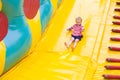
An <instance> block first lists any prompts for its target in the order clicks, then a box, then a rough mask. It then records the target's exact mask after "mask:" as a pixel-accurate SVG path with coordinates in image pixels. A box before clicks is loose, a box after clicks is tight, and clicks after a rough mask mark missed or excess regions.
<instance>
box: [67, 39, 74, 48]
mask: <svg viewBox="0 0 120 80" xmlns="http://www.w3.org/2000/svg"><path fill="white" fill-rule="evenodd" d="M73 41H74V38H73V37H72V38H71V39H70V41H69V42H68V44H67V43H65V45H66V47H67V48H68V47H69V46H70V45H71V44H72V42H73Z"/></svg>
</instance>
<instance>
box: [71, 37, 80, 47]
mask: <svg viewBox="0 0 120 80" xmlns="http://www.w3.org/2000/svg"><path fill="white" fill-rule="evenodd" d="M78 42H79V39H75V42H74V45H73V47H72V48H73V49H74V48H75V47H76V45H77V43H78Z"/></svg>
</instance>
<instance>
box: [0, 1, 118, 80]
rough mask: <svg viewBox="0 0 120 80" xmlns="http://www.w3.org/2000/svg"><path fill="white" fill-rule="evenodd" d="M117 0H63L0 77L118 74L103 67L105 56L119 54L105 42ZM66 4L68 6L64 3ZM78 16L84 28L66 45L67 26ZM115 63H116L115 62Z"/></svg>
mask: <svg viewBox="0 0 120 80" xmlns="http://www.w3.org/2000/svg"><path fill="white" fill-rule="evenodd" d="M116 1H119V0H63V2H62V3H61V6H60V7H59V9H58V10H57V11H56V13H55V15H54V16H53V17H52V19H51V21H50V23H49V25H48V26H47V28H46V30H45V32H44V33H43V35H42V38H41V40H40V41H39V42H38V45H37V46H36V48H35V50H33V52H32V53H31V54H30V55H28V56H26V57H25V58H24V59H23V60H21V61H20V62H19V63H18V64H16V66H14V67H13V68H12V69H10V70H9V71H8V72H6V73H5V74H3V75H2V76H1V77H0V80H102V79H103V77H102V75H103V74H108V73H111V74H115V73H116V74H118V73H120V72H119V71H117V70H116V71H110V70H105V68H104V66H105V65H107V64H109V63H107V62H106V61H105V60H106V58H108V57H114V58H119V57H120V55H119V54H118V53H119V52H114V51H110V50H109V49H108V47H109V46H111V45H114V46H119V42H113V41H110V39H109V38H110V37H111V36H119V34H115V33H114V34H113V33H111V29H112V28H114V27H115V28H119V27H118V26H115V25H113V24H112V20H113V18H112V16H113V15H114V14H118V13H117V12H114V8H115V7H116V5H115V2H116ZM68 6H69V7H68ZM78 16H81V17H82V18H83V25H84V27H85V31H84V33H83V35H84V37H83V38H82V40H81V41H80V42H79V44H78V45H77V47H76V49H75V50H74V51H73V52H71V49H66V47H65V45H64V42H67V41H69V39H70V37H71V36H70V35H71V33H70V32H67V30H66V29H67V28H68V27H70V26H72V25H73V24H74V23H75V18H76V17H78ZM115 65H119V64H117V63H116V64H115Z"/></svg>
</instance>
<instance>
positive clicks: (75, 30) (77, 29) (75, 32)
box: [65, 17, 84, 51]
mask: <svg viewBox="0 0 120 80" xmlns="http://www.w3.org/2000/svg"><path fill="white" fill-rule="evenodd" d="M81 23H82V18H81V17H77V18H76V24H74V25H73V26H72V27H70V28H68V29H67V30H68V31H70V30H72V35H71V36H72V38H71V39H70V41H69V42H68V43H66V42H65V46H66V47H67V48H69V46H70V45H71V44H72V42H73V41H74V45H73V47H72V51H73V50H74V48H75V47H76V45H77V43H78V42H79V40H81V38H82V37H83V35H82V32H83V30H84V27H83V26H82V24H81Z"/></svg>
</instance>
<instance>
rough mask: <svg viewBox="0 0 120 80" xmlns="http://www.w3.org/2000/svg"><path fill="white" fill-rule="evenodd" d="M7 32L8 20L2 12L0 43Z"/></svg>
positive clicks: (0, 14) (0, 16)
mask: <svg viewBox="0 0 120 80" xmlns="http://www.w3.org/2000/svg"><path fill="white" fill-rule="evenodd" d="M7 32H8V19H7V17H6V15H5V14H4V13H3V12H0V41H1V40H3V39H4V37H5V36H6V34H7Z"/></svg>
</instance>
